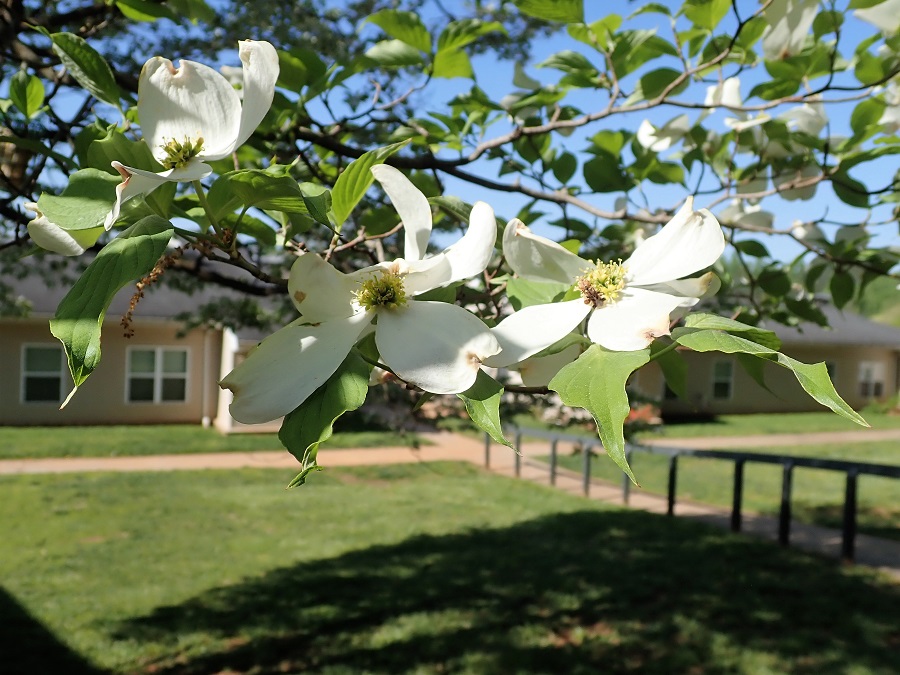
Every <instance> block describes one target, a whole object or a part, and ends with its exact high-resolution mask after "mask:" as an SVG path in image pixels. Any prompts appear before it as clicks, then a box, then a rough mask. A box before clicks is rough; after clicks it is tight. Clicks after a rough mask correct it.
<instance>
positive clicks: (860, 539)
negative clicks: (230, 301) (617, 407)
mask: <svg viewBox="0 0 900 675" xmlns="http://www.w3.org/2000/svg"><path fill="white" fill-rule="evenodd" d="M894 431H896V432H897V437H898V438H900V430H894ZM849 433H851V434H857V433H859V432H849ZM862 433H865V434H875V433H878V432H862ZM421 436H422V437H423V438H424V439H426V440H427V441H428V442H429V443H430V445H423V446H421V447H420V448H417V449H414V448H409V447H387V448H365V449H358V450H338V449H328V448H327V447H326V448H322V449H320V450H319V455H318V460H319V464H320V465H322V466H324V467H343V466H364V465H377V464H413V463H418V462H434V461H457V462H469V463H472V464H476V465H479V466H483V465H484V459H485V453H484V442H483V441H482V440H481V439H478V438H474V437H469V436H461V435H457V434H450V433H429V434H421ZM797 436H800V435H799V434H789V435H788V434H783V435H782V434H779V435H778V436H777V437H776V438H778V439H782V438H787V437H791V438H792V439H793V440H791V441H788V443H786V444H788V445H790V444H798V445H799V444H805V443H803V442H802V441H797V440H796V437H797ZM809 436H819V434H809ZM827 436H828V438H829V440H831V441H832V442H833V439H834V434H828V435H827ZM772 438H773V437H772V436H767V437H765V440H762V438H761V437H757V438H756V439H755V440H754V442H753V444H752V447H763V446H766V445H772V446H774V445H778V444H781V441H780V440H779V441H772ZM682 440H691V441H719V440H721V439H719V438H716V439H682ZM730 440H732V441H737V440H743V439H730ZM810 442H821V438H820V439H819V440H817V441H810ZM661 444H663V443H661ZM664 444H665V445H669V446H671V445H673V443H672V441H671V440H666V441H665V443H664ZM700 445H701V444H700V443H693V444H691V445H689V446H684V447H695V448H696V447H699V446H700ZM706 447H718V448H724V447H751V446H750V445H744V446H741V445H731V446H726V445H725V444H721V443H715V444H709V445H706ZM521 450H522V462H521V478H522V479H525V480H530V481H533V482H535V483H543V484H547V483H549V469H548V466H547V464H545V463H543V462H539V461H537V460H535V459H534V457H537V456H545V455H547V454H548V452H549V443H547V442H540V443H526V444H523V446H522V448H521ZM558 451H559V452H560V454H565V453H567V452H571V451H572V445H571V444H567V443H563V442H560V443H559V446H558ZM515 457H516V455H515V453H514V452H513V451H512V450H510V449H509V448H506V447H503V446H500V445H496V444H494V445H492V447H491V463H490V470H491V471H494V472H495V473H498V474H500V475H504V476H514V473H515ZM241 468H256V469H293V470H299V464H298V463H297V460H296V459H294V457H293V456H292V455H290V454H289V453H288V452H286V451H272V452H268V451H267V452H229V453H208V454H196V455H152V456H144V457H83V458H68V459H64V458H63V459H19V460H16V459H13V460H0V475H21V474H46V473H82V472H93V471H136V472H140V471H196V470H204V469H241ZM556 488H558V489H562V490H565V491H566V492H570V493H572V494H577V495H582V491H583V485H582V477H581V476H580V475H578V474H577V473H574V472H570V471H565V470H563V469H559V470H558V472H557V479H556ZM588 497H589V498H591V499H598V500H600V501H603V502H607V503H610V504H617V505H623V502H622V486H621V485H614V484H612V483H608V482H603V481H596V480H594V481H591V484H590V488H589V495H588ZM628 506H629V507H630V508H636V509H640V510H643V511H648V512H650V513H657V514H664V513H666V508H667V501H666V498H665V496H660V495H653V494H649V493H646V492H642V491H641V490H640V489H639V488H634V487H633V488H632V490H631V497H630V500H629V504H628ZM675 513H676V515H677V516H678V517H684V518H691V519H694V520H698V521H702V522H705V523H708V524H711V525H715V526H717V527H724V528H726V529H727V528H728V527H730V511H728V510H727V509H721V508H717V507H714V506H709V505H706V504H696V503H691V502H686V501H680V502H677V504H676V509H675ZM742 529H743V531H744V532H745V533H747V534H750V535H752V536H757V537H760V538H763V539H768V540H772V541H775V540H777V534H778V523H777V519H775V518H769V517H766V516H759V515H753V514H749V513H745V514H744V515H743V528H742ZM791 546H794V547H796V548H800V549H803V550H807V551H812V552H814V553H818V554H821V555H825V556H828V557H832V558H840V549H841V533H840V532H839V531H838V530H831V529H827V528H823V527H817V526H812V525H804V524H801V523H798V522H793V523H792V524H791ZM856 561H857V562H858V563H859V564H862V565H867V566H871V567H877V568H879V569H881V570H883V571H885V572H887V573H888V574H890V575H892V576H894V577H895V578H897V579H900V542H898V541H892V540H887V539H879V538H876V537H869V536H866V535H857V538H856Z"/></svg>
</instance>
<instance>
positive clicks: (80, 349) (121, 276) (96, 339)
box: [50, 172, 174, 400]
mask: <svg viewBox="0 0 900 675" xmlns="http://www.w3.org/2000/svg"><path fill="white" fill-rule="evenodd" d="M98 173H99V172H98ZM173 231H174V230H173V228H172V225H171V224H170V223H169V221H167V220H165V219H163V218H160V217H159V216H147V217H146V218H143V219H141V220H139V221H138V222H136V223H135V224H134V225H132V226H131V227H129V228H128V229H127V230H125V231H124V232H122V233H121V234H120V235H119V236H118V237H116V238H115V239H113V240H112V241H111V242H110V243H109V244H107V245H106V246H104V247H103V249H102V250H101V251H100V253H98V254H97V257H96V258H94V260H93V262H91V264H90V265H88V268H87V269H86V270H85V271H84V272H83V273H82V275H81V277H80V278H79V279H78V281H76V282H75V284H74V285H73V286H72V288H71V289H70V290H69V292H68V293H66V296H65V297H64V298H63V299H62V301H61V302H60V303H59V307H58V308H57V309H56V315H55V316H54V317H53V319H51V320H50V332H51V333H53V336H54V337H56V338H57V339H58V340H59V341H60V342H62V344H63V347H64V348H65V350H66V358H67V359H68V363H69V371H70V372H71V373H72V380H73V382H74V383H75V388H76V390H77V388H78V387H79V386H81V384H82V383H84V381H85V380H86V379H87V378H88V376H89V375H90V374H91V373H92V372H93V370H94V368H96V367H97V364H98V363H99V362H100V329H101V327H102V326H103V317H104V316H105V315H106V310H107V308H108V307H109V303H110V302H112V299H113V297H114V296H115V295H116V293H118V292H119V291H120V290H121V289H122V288H123V287H125V286H126V285H127V284H128V283H129V282H132V281H134V280H135V279H140V278H141V277H143V276H145V275H146V274H148V273H149V272H150V271H151V270H152V269H153V267H154V266H155V265H156V263H157V261H158V260H159V258H160V256H161V255H162V254H163V253H165V251H166V246H167V245H168V243H169V239H171V238H172V233H173ZM73 393H74V392H73ZM70 396H71V395H70ZM67 400H68V399H67Z"/></svg>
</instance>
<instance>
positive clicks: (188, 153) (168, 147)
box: [161, 137, 203, 169]
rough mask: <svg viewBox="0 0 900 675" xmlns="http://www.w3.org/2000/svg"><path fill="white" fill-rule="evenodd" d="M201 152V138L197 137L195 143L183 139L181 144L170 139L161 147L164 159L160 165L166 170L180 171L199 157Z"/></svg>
mask: <svg viewBox="0 0 900 675" xmlns="http://www.w3.org/2000/svg"><path fill="white" fill-rule="evenodd" d="M201 150H203V139H202V138H199V137H198V138H197V140H196V141H192V140H191V139H189V138H185V139H184V141H183V142H182V141H177V140H175V139H174V138H172V139H170V140H168V141H166V144H165V145H163V151H164V152H165V153H166V157H165V159H163V160H162V162H161V163H162V165H163V166H164V167H166V168H167V169H181V168H182V167H185V166H187V163H188V162H190V161H191V160H192V159H193V158H194V157H196V156H197V155H199V154H200V151H201Z"/></svg>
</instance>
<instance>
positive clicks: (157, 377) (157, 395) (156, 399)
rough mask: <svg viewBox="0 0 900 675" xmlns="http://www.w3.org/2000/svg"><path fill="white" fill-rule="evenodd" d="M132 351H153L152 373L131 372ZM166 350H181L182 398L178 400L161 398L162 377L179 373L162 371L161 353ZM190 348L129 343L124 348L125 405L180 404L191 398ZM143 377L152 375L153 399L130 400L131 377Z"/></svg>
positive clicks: (171, 377) (171, 376)
mask: <svg viewBox="0 0 900 675" xmlns="http://www.w3.org/2000/svg"><path fill="white" fill-rule="evenodd" d="M134 352H154V353H155V356H154V362H153V365H154V368H153V373H132V372H131V355H132V353H134ZM166 352H183V353H184V355H185V359H184V375H183V379H184V398H183V399H182V400H180V401H164V400H163V399H162V384H163V379H173V378H176V377H179V376H180V374H179V373H164V372H163V355H164V354H165V353H166ZM190 373H191V350H190V348H188V347H172V346H167V347H159V346H154V345H129V346H128V347H127V348H126V349H125V404H126V405H173V404H174V405H180V404H184V403H187V402H188V401H189V400H190V398H191V378H190ZM132 376H135V377H143V378H146V379H150V377H151V376H152V377H153V400H152V401H132V400H131V398H130V395H131V378H132Z"/></svg>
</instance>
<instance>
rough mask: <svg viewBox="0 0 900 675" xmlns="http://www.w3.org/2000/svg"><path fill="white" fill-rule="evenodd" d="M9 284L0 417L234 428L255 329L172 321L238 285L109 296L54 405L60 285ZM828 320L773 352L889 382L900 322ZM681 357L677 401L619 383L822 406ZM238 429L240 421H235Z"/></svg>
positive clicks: (875, 382) (729, 404)
mask: <svg viewBox="0 0 900 675" xmlns="http://www.w3.org/2000/svg"><path fill="white" fill-rule="evenodd" d="M11 283H13V284H14V285H15V289H16V292H18V293H20V294H21V295H22V296H24V297H25V298H27V300H28V301H29V302H30V303H31V305H32V312H31V314H30V316H29V317H28V318H3V317H0V382H2V383H3V386H0V425H72V424H93V425H99V424H203V425H207V426H209V425H212V426H215V427H216V428H218V429H220V430H222V431H223V432H228V431H234V430H235V429H239V428H241V427H242V426H243V425H240V424H239V423H237V422H235V421H234V420H233V419H232V418H231V416H230V415H229V414H228V405H229V403H230V402H231V393H230V392H229V391H223V390H221V389H220V388H219V387H218V381H219V380H220V379H221V378H222V377H224V376H225V375H226V374H227V373H228V372H230V371H231V369H232V368H233V367H234V365H235V364H236V363H237V362H238V361H239V360H240V359H241V358H242V356H243V355H244V354H246V352H247V351H248V350H249V349H250V348H252V347H253V346H254V345H255V344H256V343H257V342H258V341H259V340H260V339H261V338H262V337H264V335H265V334H264V333H260V332H258V331H250V330H241V331H239V332H238V333H235V332H234V331H231V330H229V329H227V328H223V327H221V326H213V325H209V326H204V327H200V328H194V329H192V330H189V331H186V332H183V323H182V321H181V320H179V319H177V318H176V317H178V316H179V315H181V314H183V313H191V312H195V311H196V309H197V307H198V306H199V305H201V304H202V303H204V302H207V301H209V300H210V299H212V298H215V297H221V296H223V295H225V296H229V295H230V296H233V297H235V298H241V297H243V296H242V295H241V294H240V293H239V292H237V291H232V290H229V289H223V288H220V287H207V288H206V289H204V290H203V291H202V292H200V293H198V294H196V295H188V294H185V293H181V292H178V291H174V290H172V289H170V288H167V287H159V288H153V289H151V290H149V291H148V292H147V293H146V296H145V297H144V298H143V299H142V300H141V301H140V302H139V304H138V306H137V310H136V312H135V314H134V321H133V329H134V334H133V336H131V337H126V336H125V334H126V330H125V329H124V328H123V327H122V326H121V325H120V321H121V318H122V316H123V314H125V312H126V311H127V310H128V308H129V304H130V301H131V298H132V295H133V294H134V287H133V286H132V287H126V288H125V289H123V290H122V291H121V292H120V293H119V294H118V295H117V296H116V297H115V298H114V300H113V302H112V304H111V306H110V308H109V310H108V312H107V315H106V320H105V321H104V325H103V332H102V350H103V354H102V359H101V361H100V364H99V366H98V368H97V369H96V370H95V372H94V373H93V374H92V375H91V377H90V378H88V380H87V382H85V383H84V385H82V387H81V390H80V391H79V392H78V393H77V394H76V395H75V397H74V398H73V399H72V400H71V401H70V402H69V404H68V405H67V406H66V407H65V408H64V409H63V410H60V409H59V405H60V403H61V402H62V401H63V400H64V399H65V397H66V396H67V395H68V393H69V391H70V390H71V387H72V380H71V377H70V376H69V372H68V367H67V365H66V361H65V354H64V352H63V349H62V346H61V345H60V343H59V342H58V341H57V340H56V339H55V338H54V337H53V336H52V335H51V334H50V329H49V325H48V324H49V319H50V318H51V317H52V316H53V314H54V313H55V311H56V307H57V305H58V304H59V301H60V300H61V299H62V297H63V296H64V295H65V293H66V290H67V288H65V287H56V288H48V287H47V286H46V285H45V284H44V283H43V281H42V280H41V279H40V278H39V277H38V276H36V275H33V276H29V277H26V278H25V279H22V280H14V281H12V282H11ZM825 313H826V315H827V317H828V319H829V321H830V323H831V328H827V329H826V328H821V327H819V326H816V325H813V324H802V325H801V326H800V327H799V328H789V327H785V326H781V325H777V326H773V329H774V330H775V332H776V333H777V334H778V336H779V337H780V338H781V340H782V342H783V347H782V350H783V351H784V352H785V353H786V354H788V355H790V356H792V357H793V358H795V359H797V360H799V361H803V362H805V363H816V362H820V361H824V362H825V363H826V364H827V365H828V369H829V372H830V373H831V376H832V379H833V381H834V383H835V387H836V388H837V391H838V393H840V395H841V396H842V397H843V398H844V400H846V401H847V403H848V404H849V405H850V406H852V407H853V408H857V409H858V408H862V407H864V406H865V405H867V404H868V403H870V402H872V401H873V400H883V399H887V398H889V397H891V396H893V395H895V394H896V393H897V392H898V387H900V329H898V328H894V327H891V326H885V325H882V324H878V323H874V322H872V321H869V320H868V319H865V318H864V317H861V316H859V315H856V314H854V313H852V312H849V311H843V312H841V311H838V310H836V309H834V308H828V307H826V308H825ZM680 353H681V355H682V356H683V357H684V359H685V361H686V362H687V366H688V373H689V377H688V382H687V399H686V400H681V399H678V398H677V397H675V396H674V395H673V394H672V392H671V391H668V390H667V389H666V387H665V382H664V380H663V378H662V373H661V372H660V370H659V369H658V368H657V367H655V364H650V366H648V367H646V368H644V369H642V370H641V371H640V372H639V373H637V374H636V376H635V377H634V378H633V381H632V382H631V386H633V387H635V388H636V389H639V390H640V391H641V392H642V393H643V394H645V395H646V396H648V397H650V398H657V399H661V408H662V411H663V413H664V414H667V415H673V416H674V415H714V414H720V413H754V412H796V411H812V410H822V409H823V408H822V407H821V406H820V405H819V404H818V403H816V402H815V401H814V400H813V399H812V398H810V396H809V395H808V394H806V393H805V392H804V391H803V390H802V389H801V387H800V385H799V384H798V383H797V381H796V379H795V377H794V376H793V374H792V373H791V372H789V371H788V370H786V369H784V368H780V367H778V366H776V365H774V364H771V363H766V364H765V376H766V383H767V385H768V387H769V390H770V391H766V390H765V389H763V388H762V387H760V386H759V385H758V384H757V383H756V382H755V381H754V380H753V378H751V377H750V375H748V374H747V372H745V371H744V369H743V368H742V367H741V366H740V363H739V358H738V357H737V356H736V355H729V354H718V353H703V354H701V353H694V352H691V351H690V350H686V349H682V350H680ZM245 428H246V427H245Z"/></svg>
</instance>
